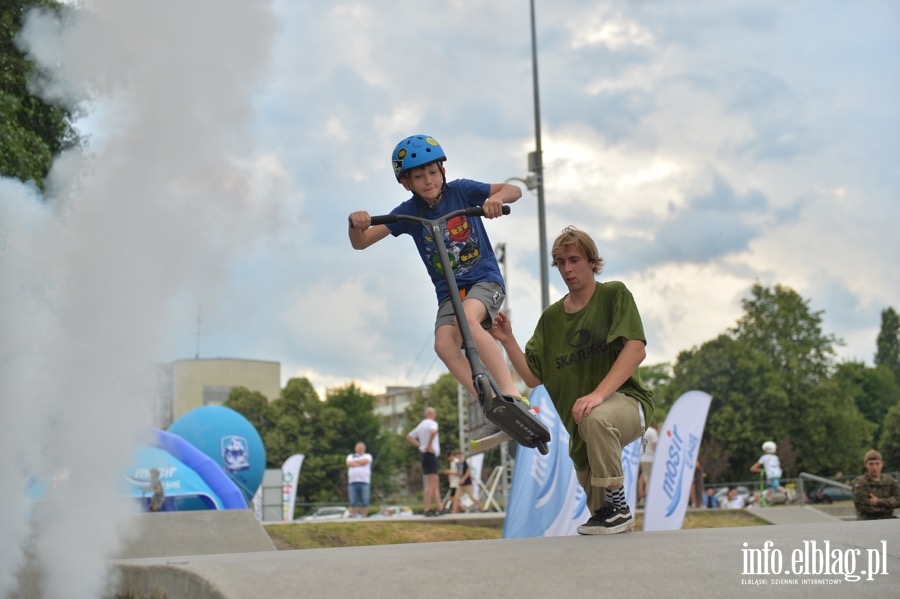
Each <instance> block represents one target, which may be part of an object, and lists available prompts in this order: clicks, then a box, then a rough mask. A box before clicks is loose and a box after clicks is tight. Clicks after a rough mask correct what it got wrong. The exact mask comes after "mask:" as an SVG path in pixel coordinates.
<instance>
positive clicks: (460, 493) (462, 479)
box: [453, 451, 484, 512]
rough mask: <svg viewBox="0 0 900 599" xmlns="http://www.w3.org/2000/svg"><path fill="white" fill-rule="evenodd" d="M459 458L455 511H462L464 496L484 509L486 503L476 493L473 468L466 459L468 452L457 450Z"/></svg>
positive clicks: (479, 509)
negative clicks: (461, 503)
mask: <svg viewBox="0 0 900 599" xmlns="http://www.w3.org/2000/svg"><path fill="white" fill-rule="evenodd" d="M456 456H457V460H458V461H459V489H458V490H457V493H456V497H455V501H454V502H453V503H454V509H453V511H454V512H461V511H462V508H461V506H460V502H461V501H462V498H463V497H464V496H468V497H469V499H471V500H472V503H474V504H475V505H477V506H478V511H480V512H483V511H484V505H482V503H481V502H480V501H479V500H478V497H476V495H475V491H474V485H475V481H474V480H473V479H472V470H471V469H470V468H469V462H467V461H466V454H465V453H463V452H462V451H459V452H457V454H456Z"/></svg>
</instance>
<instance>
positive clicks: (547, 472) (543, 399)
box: [503, 385, 591, 539]
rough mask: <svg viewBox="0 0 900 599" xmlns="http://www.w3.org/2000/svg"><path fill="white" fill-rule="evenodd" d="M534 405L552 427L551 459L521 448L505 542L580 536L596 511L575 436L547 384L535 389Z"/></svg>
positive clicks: (517, 455) (507, 511)
mask: <svg viewBox="0 0 900 599" xmlns="http://www.w3.org/2000/svg"><path fill="white" fill-rule="evenodd" d="M529 401H530V402H531V405H532V406H534V407H536V408H537V409H538V418H540V420H541V422H543V423H544V425H546V427H547V428H548V429H550V437H551V439H552V440H551V441H550V446H549V447H550V451H549V452H548V453H547V455H541V453H540V452H539V451H537V450H536V449H525V448H519V450H518V451H517V452H516V469H515V472H513V479H512V489H511V490H510V497H509V501H508V502H507V505H506V520H505V523H504V525H503V538H505V539H516V538H530V537H561V536H568V535H575V534H578V527H579V526H580V525H581V524H584V523H585V521H586V520H587V519H588V518H590V517H591V513H590V510H588V507H587V497H586V496H585V494H584V490H583V489H582V488H581V486H580V485H579V484H578V479H577V478H576V477H575V466H574V465H573V464H572V458H570V457H569V433H568V432H567V431H566V429H565V427H564V426H563V424H562V421H561V420H560V418H559V414H557V412H556V408H555V407H554V406H553V402H552V401H550V396H549V395H548V394H547V390H546V389H545V388H544V386H543V385H541V386H539V387H535V389H534V390H533V391H532V393H531V396H530V397H529Z"/></svg>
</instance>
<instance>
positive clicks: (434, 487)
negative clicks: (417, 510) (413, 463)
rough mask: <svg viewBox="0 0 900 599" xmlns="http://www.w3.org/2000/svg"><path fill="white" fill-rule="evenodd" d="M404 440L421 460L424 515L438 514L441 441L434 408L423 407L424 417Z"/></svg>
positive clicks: (439, 505) (439, 512)
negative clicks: (417, 453) (416, 452)
mask: <svg viewBox="0 0 900 599" xmlns="http://www.w3.org/2000/svg"><path fill="white" fill-rule="evenodd" d="M406 440H407V441H409V442H410V443H411V444H412V445H413V446H415V447H416V448H417V449H418V450H419V456H420V459H421V461H422V476H424V477H425V497H424V502H425V506H424V507H425V515H426V516H429V517H430V516H439V515H440V514H441V490H440V484H439V481H438V456H439V455H441V442H440V438H439V436H438V423H437V411H436V410H435V409H434V408H432V407H427V408H425V417H424V418H423V419H422V422H420V423H419V424H418V425H416V428H414V429H413V430H411V431H409V433H408V434H407V435H406ZM432 504H434V508H433V509H432V507H431V505H432Z"/></svg>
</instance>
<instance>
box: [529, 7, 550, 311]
mask: <svg viewBox="0 0 900 599" xmlns="http://www.w3.org/2000/svg"><path fill="white" fill-rule="evenodd" d="M531 79H532V82H533V84H534V145H535V151H534V152H532V153H531V154H529V155H528V170H529V171H531V172H532V173H534V177H535V183H536V186H537V208H538V240H539V246H540V249H539V252H540V255H541V311H542V312H543V311H544V310H546V309H547V306H549V305H550V282H549V280H548V277H549V270H548V266H547V256H548V254H547V221H546V217H545V215H544V162H543V158H542V156H543V154H542V150H541V101H540V96H539V94H538V63H537V31H536V30H535V26H534V0H531Z"/></svg>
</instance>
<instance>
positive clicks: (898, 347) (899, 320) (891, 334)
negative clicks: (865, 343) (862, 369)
mask: <svg viewBox="0 0 900 599" xmlns="http://www.w3.org/2000/svg"><path fill="white" fill-rule="evenodd" d="M875 365H876V366H883V367H885V368H887V369H888V370H890V371H891V372H893V373H894V380H895V381H896V382H897V384H900V315H898V314H897V311H896V310H894V309H893V308H885V309H884V310H882V311H881V329H880V330H879V331H878V339H877V340H876V351H875Z"/></svg>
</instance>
